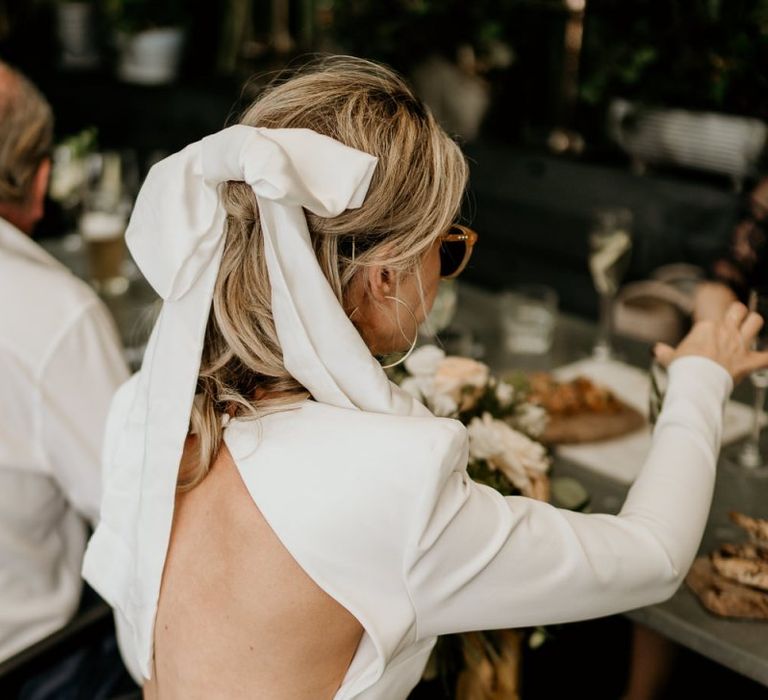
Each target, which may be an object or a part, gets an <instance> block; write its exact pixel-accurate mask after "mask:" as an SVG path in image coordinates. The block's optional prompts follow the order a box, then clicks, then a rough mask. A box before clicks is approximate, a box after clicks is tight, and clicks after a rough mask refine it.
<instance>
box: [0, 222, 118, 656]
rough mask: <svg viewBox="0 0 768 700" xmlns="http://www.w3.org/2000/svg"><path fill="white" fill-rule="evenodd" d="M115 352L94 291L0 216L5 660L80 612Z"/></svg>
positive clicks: (0, 597)
mask: <svg viewBox="0 0 768 700" xmlns="http://www.w3.org/2000/svg"><path fill="white" fill-rule="evenodd" d="M120 347H121V346H120V342H119V339H118V337H117V334H116V332H115V328H114V323H113V321H112V319H111V317H110V316H109V313H108V312H107V310H106V309H105V307H104V306H103V304H102V303H101V302H100V301H99V299H98V298H97V296H96V295H95V294H94V293H93V292H92V291H91V289H90V288H89V287H88V286H87V285H86V284H84V283H83V282H81V281H80V280H78V279H77V278H75V277H74V276H73V275H72V274H71V273H70V272H69V271H68V270H67V269H66V268H65V267H64V266H62V265H61V264H60V263H58V262H57V261H56V260H54V259H53V258H52V257H51V256H50V255H48V254H47V253H46V252H45V251H44V250H43V249H42V248H40V246H38V245H37V244H36V243H34V242H33V241H32V240H31V239H30V238H29V237H28V236H26V235H24V234H23V233H22V232H21V231H19V230H18V229H16V228H15V227H14V226H12V225H11V224H10V223H8V222H7V221H4V220H3V219H0V660H2V659H5V658H8V657H10V656H12V655H13V654H15V653H16V652H18V651H20V650H21V649H24V648H25V647H27V646H29V645H30V644H32V643H34V642H36V641H38V640H40V639H42V638H43V637H45V636H46V635H48V634H50V633H51V632H53V631H55V630H56V629H59V628H60V627H61V626H63V625H64V624H65V623H66V622H67V621H68V620H69V619H70V617H71V616H72V614H73V613H74V612H75V610H76V609H77V605H78V602H79V599H80V593H81V588H82V579H81V578H80V566H81V562H82V557H83V552H84V550H85V542H86V539H87V530H86V524H85V521H84V520H83V518H86V519H87V520H89V521H90V522H91V523H94V522H95V520H96V518H97V515H98V504H99V499H100V496H101V478H100V473H101V469H100V458H101V443H102V436H103V429H104V424H105V421H106V416H107V411H108V408H109V402H110V400H111V398H112V395H113V394H114V392H115V389H116V388H117V387H118V386H119V385H120V383H122V382H123V381H124V380H125V378H126V377H127V376H128V373H127V369H126V366H125V362H124V360H123V357H122V355H121V350H120Z"/></svg>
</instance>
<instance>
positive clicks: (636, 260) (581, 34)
mask: <svg viewBox="0 0 768 700" xmlns="http://www.w3.org/2000/svg"><path fill="white" fill-rule="evenodd" d="M317 52H321V53H349V54H354V55H360V56H365V57H369V58H373V59H376V60H379V61H383V62H386V63H388V64H390V65H392V66H394V67H395V68H397V69H398V70H400V71H402V72H403V73H404V74H406V75H407V76H408V77H409V78H410V79H411V80H412V81H413V83H414V85H415V86H416V88H417V90H418V92H419V94H420V95H421V96H422V97H423V99H424V100H425V101H426V102H427V103H428V104H429V105H430V107H431V108H432V109H433V111H434V112H435V114H436V115H437V116H438V117H439V119H440V120H441V121H442V123H443V124H444V126H445V128H446V129H447V130H448V131H449V132H451V133H452V134H454V135H455V136H456V138H457V139H458V140H459V142H460V143H461V144H462V146H463V147H464V148H465V151H466V153H467V155H468V156H469V158H470V160H471V164H472V182H471V188H470V192H469V195H468V197H467V202H466V207H465V213H464V218H465V219H466V220H467V221H469V222H470V223H471V224H472V225H473V226H474V227H475V228H477V229H478V230H479V231H480V233H481V236H482V239H481V244H480V246H479V247H478V249H477V255H476V258H475V259H474V261H473V265H472V266H471V268H470V269H469V270H468V273H467V277H468V279H469V280H470V281H474V282H476V283H479V284H481V285H483V286H486V287H489V288H493V289H498V288H501V287H502V286H504V285H505V284H507V283H509V282H510V281H514V282H522V283H524V282H528V281H537V282H544V283H546V284H549V285H551V286H553V287H554V288H555V289H557V291H558V292H559V293H560V298H561V300H562V307H563V308H564V309H565V310H568V311H573V312H576V313H578V314H581V315H585V316H594V315H595V314H596V313H597V296H596V294H595V290H594V287H593V283H592V280H591V279H590V275H589V271H588V267H587V255H588V248H589V245H588V242H587V238H588V235H589V227H590V217H591V215H592V212H593V211H594V209H595V208H596V207H605V206H619V207H625V208H628V209H630V210H631V212H632V215H633V222H634V223H633V229H634V230H633V234H634V235H633V238H634V241H633V254H632V262H631V264H630V267H629V271H628V275H627V277H626V280H628V281H632V280H636V279H642V278H645V277H647V276H649V274H651V272H652V271H653V270H654V269H656V268H658V267H659V266H661V265H664V264H666V263H670V262H689V263H694V264H697V265H700V266H704V267H706V265H707V264H708V261H709V260H710V259H712V258H713V256H715V255H716V254H717V252H718V250H720V249H721V248H722V246H723V245H724V241H725V240H726V238H727V235H728V232H729V231H730V230H731V228H732V226H733V222H734V220H735V219H736V216H737V208H738V204H739V199H740V197H739V192H740V191H743V190H745V189H748V188H749V186H750V184H751V182H752V181H753V180H754V179H755V178H756V176H757V175H758V174H759V173H760V171H761V169H763V170H764V169H765V161H764V146H765V141H766V126H765V120H766V119H768V0H729V1H728V2H724V1H723V0H635V1H634V2H631V3H627V2H622V1H621V0H473V1H472V2H469V1H464V2H462V1H461V0H389V1H388V2H381V1H380V0H220V1H219V2H212V1H208V2H202V1H199V0H198V1H195V0H90V1H84V2H83V1H80V2H70V1H68V0H25V2H12V1H10V0H0V56H2V57H3V58H4V59H5V60H7V61H8V62H10V63H12V64H15V65H16V66H18V67H19V68H21V69H22V70H23V71H24V72H26V73H27V74H28V75H29V76H30V77H31V78H32V79H33V80H34V81H35V82H36V83H37V84H38V85H39V86H40V87H41V88H42V90H43V92H44V93H45V94H46V96H47V97H48V99H49V100H50V101H51V103H52V106H53V109H54V113H55V115H56V120H57V140H58V142H59V143H60V144H63V145H64V146H66V148H64V149H59V150H58V151H57V154H56V161H57V168H56V169H55V172H54V181H53V183H52V184H53V187H52V201H51V203H50V207H49V211H48V214H47V216H46V220H45V221H44V222H43V226H42V227H41V230H40V234H41V235H43V236H46V235H48V236H52V235H60V234H61V233H62V232H63V231H66V230H67V229H70V228H72V227H73V222H74V221H76V214H77V207H78V206H79V201H78V198H79V192H81V191H82V190H81V189H79V185H78V183H79V182H80V180H82V178H83V177H84V175H83V174H82V172H79V173H78V171H77V168H72V167H69V166H68V165H67V163H71V162H73V161H77V159H78V158H79V157H80V156H81V155H82V154H83V153H84V152H87V151H89V150H101V151H103V150H106V149H109V150H114V151H119V152H121V153H122V154H123V156H124V157H123V162H124V163H126V164H127V166H126V167H125V168H124V177H125V178H126V182H127V186H128V187H129V189H130V188H131V187H134V188H136V187H138V183H139V182H140V180H141V178H142V177H143V175H144V174H145V173H146V170H147V169H148V167H149V166H150V165H151V164H152V163H153V162H154V161H156V160H158V159H159V158H161V157H162V156H164V155H166V154H167V153H169V152H172V151H174V150H176V149H178V148H179V147H181V146H183V145H185V144H187V143H189V142H190V141H192V140H195V139H198V138H200V137H201V136H203V135H204V134H206V133H209V132H212V131H215V130H217V129H219V128H220V127H222V125H224V124H225V123H226V122H228V121H232V120H233V119H236V117H237V114H238V112H239V110H240V109H241V108H242V106H243V105H244V104H246V103H248V102H249V101H250V100H252V99H253V97H254V96H255V95H256V94H258V90H259V88H260V87H261V86H262V85H264V84H265V82H266V81H268V80H269V79H270V78H271V77H273V76H274V75H275V73H276V72H278V71H280V70H281V69H282V68H284V67H285V66H287V65H298V64H300V63H301V61H302V60H306V57H307V56H308V55H310V54H313V53H317Z"/></svg>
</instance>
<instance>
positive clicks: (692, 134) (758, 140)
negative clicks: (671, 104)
mask: <svg viewBox="0 0 768 700" xmlns="http://www.w3.org/2000/svg"><path fill="white" fill-rule="evenodd" d="M608 133H609V135H610V136H611V138H612V139H613V140H614V141H616V143H618V144H619V145H620V146H621V147H622V148H623V149H624V150H625V151H626V152H627V153H628V154H629V155H630V156H631V157H632V158H633V160H634V161H635V162H636V163H638V164H641V165H644V164H665V163H666V164H671V165H678V166H682V167H686V168H695V169H698V170H706V171H709V172H716V173H721V174H724V175H728V176H730V177H731V178H733V179H734V181H736V182H740V181H741V180H742V179H743V178H744V177H745V176H746V175H748V174H750V173H751V172H752V171H753V170H754V167H755V164H756V163H757V160H758V158H759V157H760V153H761V152H762V150H763V148H764V147H765V143H766V138H768V126H766V124H765V122H762V121H760V120H759V119H749V118H747V117H736V116H732V115H728V114H720V113H717V112H690V111H687V110H683V109H656V108H646V107H642V106H640V105H638V104H635V103H632V102H628V101H627V100H613V101H612V102H611V105H610V107H609V110H608Z"/></svg>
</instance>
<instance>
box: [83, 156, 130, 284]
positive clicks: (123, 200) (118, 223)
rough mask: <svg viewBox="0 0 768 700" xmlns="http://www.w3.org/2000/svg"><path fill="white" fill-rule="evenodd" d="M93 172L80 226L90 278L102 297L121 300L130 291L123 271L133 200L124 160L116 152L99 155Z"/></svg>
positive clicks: (94, 162)
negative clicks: (128, 192) (127, 186)
mask: <svg viewBox="0 0 768 700" xmlns="http://www.w3.org/2000/svg"><path fill="white" fill-rule="evenodd" d="M90 170H91V174H92V177H91V178H90V180H89V186H88V191H87V193H86V196H85V200H84V204H83V212H82V215H81V217H80V222H79V229H80V236H81V237H82V239H83V242H84V243H85V250H86V255H87V259H88V274H89V277H90V280H91V284H92V285H93V287H94V288H95V289H96V291H97V292H99V294H103V295H105V296H117V295H120V294H123V293H124V292H125V291H126V290H127V289H128V279H127V278H126V276H125V274H124V270H123V267H124V265H125V259H126V255H125V228H126V225H127V222H128V212H129V209H130V200H129V199H128V198H127V197H126V193H125V188H124V184H123V172H122V171H123V163H122V159H121V156H120V154H119V153H114V152H106V153H98V154H95V156H94V158H93V161H92V163H91V168H90Z"/></svg>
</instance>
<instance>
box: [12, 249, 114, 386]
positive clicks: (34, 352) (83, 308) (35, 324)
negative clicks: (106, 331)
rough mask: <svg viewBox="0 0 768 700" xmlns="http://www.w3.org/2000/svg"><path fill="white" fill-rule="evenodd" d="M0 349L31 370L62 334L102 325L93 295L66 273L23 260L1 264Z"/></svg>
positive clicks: (97, 305) (56, 268) (100, 314)
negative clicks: (4, 301)
mask: <svg viewBox="0 0 768 700" xmlns="http://www.w3.org/2000/svg"><path fill="white" fill-rule="evenodd" d="M0 296H2V298H4V299H13V300H14V302H13V303H12V304H2V305H0V345H3V346H4V347H5V348H6V350H7V351H8V352H13V353H14V354H16V355H18V356H19V357H20V358H21V359H22V360H23V361H24V363H25V364H27V365H28V366H30V367H31V368H32V369H33V371H34V370H35V369H38V368H39V367H40V364H41V363H43V362H45V360H46V359H47V357H48V356H49V354H50V353H51V352H52V351H53V350H54V349H55V346H56V345H57V343H58V342H60V341H61V339H62V338H63V337H65V336H66V334H67V332H68V331H70V330H72V329H73V328H76V327H77V326H78V324H81V323H85V324H88V323H102V322H103V320H102V316H103V314H104V313H105V312H104V311H103V306H102V303H101V301H100V300H99V299H98V297H97V296H96V294H95V293H94V292H93V290H92V289H91V288H90V287H88V285H86V284H85V283H84V282H83V281H82V280H79V279H78V278H76V277H75V276H74V275H73V274H71V273H70V272H69V271H68V270H67V269H66V268H64V267H61V266H59V265H57V264H51V265H42V264H38V263H37V262H35V261H28V260H25V259H23V258H15V257H12V258H10V259H9V257H8V256H3V259H2V260H0Z"/></svg>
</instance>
